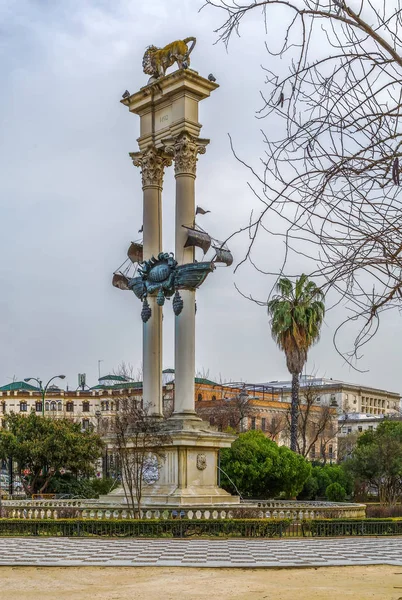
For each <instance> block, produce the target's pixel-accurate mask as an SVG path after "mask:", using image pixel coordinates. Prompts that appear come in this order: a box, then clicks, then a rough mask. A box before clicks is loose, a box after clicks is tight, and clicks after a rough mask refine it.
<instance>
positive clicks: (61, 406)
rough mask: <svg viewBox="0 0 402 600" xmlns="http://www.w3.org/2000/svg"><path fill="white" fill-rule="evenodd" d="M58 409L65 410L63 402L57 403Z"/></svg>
mask: <svg viewBox="0 0 402 600" xmlns="http://www.w3.org/2000/svg"><path fill="white" fill-rule="evenodd" d="M57 410H63V402H58V403H57Z"/></svg>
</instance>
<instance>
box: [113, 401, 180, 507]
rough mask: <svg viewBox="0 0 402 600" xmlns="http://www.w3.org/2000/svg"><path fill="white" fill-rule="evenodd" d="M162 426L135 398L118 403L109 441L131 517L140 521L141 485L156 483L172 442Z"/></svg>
mask: <svg viewBox="0 0 402 600" xmlns="http://www.w3.org/2000/svg"><path fill="white" fill-rule="evenodd" d="M164 425H165V422H164V420H163V419H161V418H158V417H155V416H153V415H152V414H151V412H150V410H149V408H148V407H143V406H142V402H141V400H140V399H139V398H138V397H137V396H129V395H127V396H124V397H122V398H120V399H119V402H118V407H117V408H116V414H115V416H114V418H113V424H112V433H111V440H112V441H113V446H114V451H115V453H116V454H117V456H118V458H119V463H120V466H121V470H122V484H123V489H124V494H125V497H126V501H127V505H128V507H129V509H130V511H131V512H132V514H133V515H134V517H138V518H140V517H141V502H142V497H143V491H144V485H151V484H152V483H154V482H155V481H157V479H158V473H159V464H160V462H161V461H163V460H164V459H165V449H166V446H168V445H169V444H170V442H171V440H170V437H169V435H168V434H167V433H166V431H165V427H164Z"/></svg>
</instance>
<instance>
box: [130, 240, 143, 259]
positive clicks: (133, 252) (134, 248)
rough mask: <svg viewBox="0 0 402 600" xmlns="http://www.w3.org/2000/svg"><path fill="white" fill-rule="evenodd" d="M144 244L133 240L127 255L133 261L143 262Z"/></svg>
mask: <svg viewBox="0 0 402 600" xmlns="http://www.w3.org/2000/svg"><path fill="white" fill-rule="evenodd" d="M143 250H144V248H143V245H142V244H140V243H138V242H131V244H130V248H129V249H128V250H127V256H128V258H129V259H130V260H131V262H132V263H141V262H142V261H143V260H144V258H143Z"/></svg>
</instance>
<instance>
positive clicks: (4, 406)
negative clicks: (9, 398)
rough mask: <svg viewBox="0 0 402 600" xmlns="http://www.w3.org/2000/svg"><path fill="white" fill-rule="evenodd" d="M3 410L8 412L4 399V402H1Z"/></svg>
mask: <svg viewBox="0 0 402 600" xmlns="http://www.w3.org/2000/svg"><path fill="white" fill-rule="evenodd" d="M1 412H2V413H5V412H6V403H5V402H4V400H3V402H2V403H1Z"/></svg>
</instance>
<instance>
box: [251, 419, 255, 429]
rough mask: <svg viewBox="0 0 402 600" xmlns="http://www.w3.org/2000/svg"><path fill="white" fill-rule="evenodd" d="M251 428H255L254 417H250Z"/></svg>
mask: <svg viewBox="0 0 402 600" xmlns="http://www.w3.org/2000/svg"><path fill="white" fill-rule="evenodd" d="M251 429H255V417H251Z"/></svg>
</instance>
